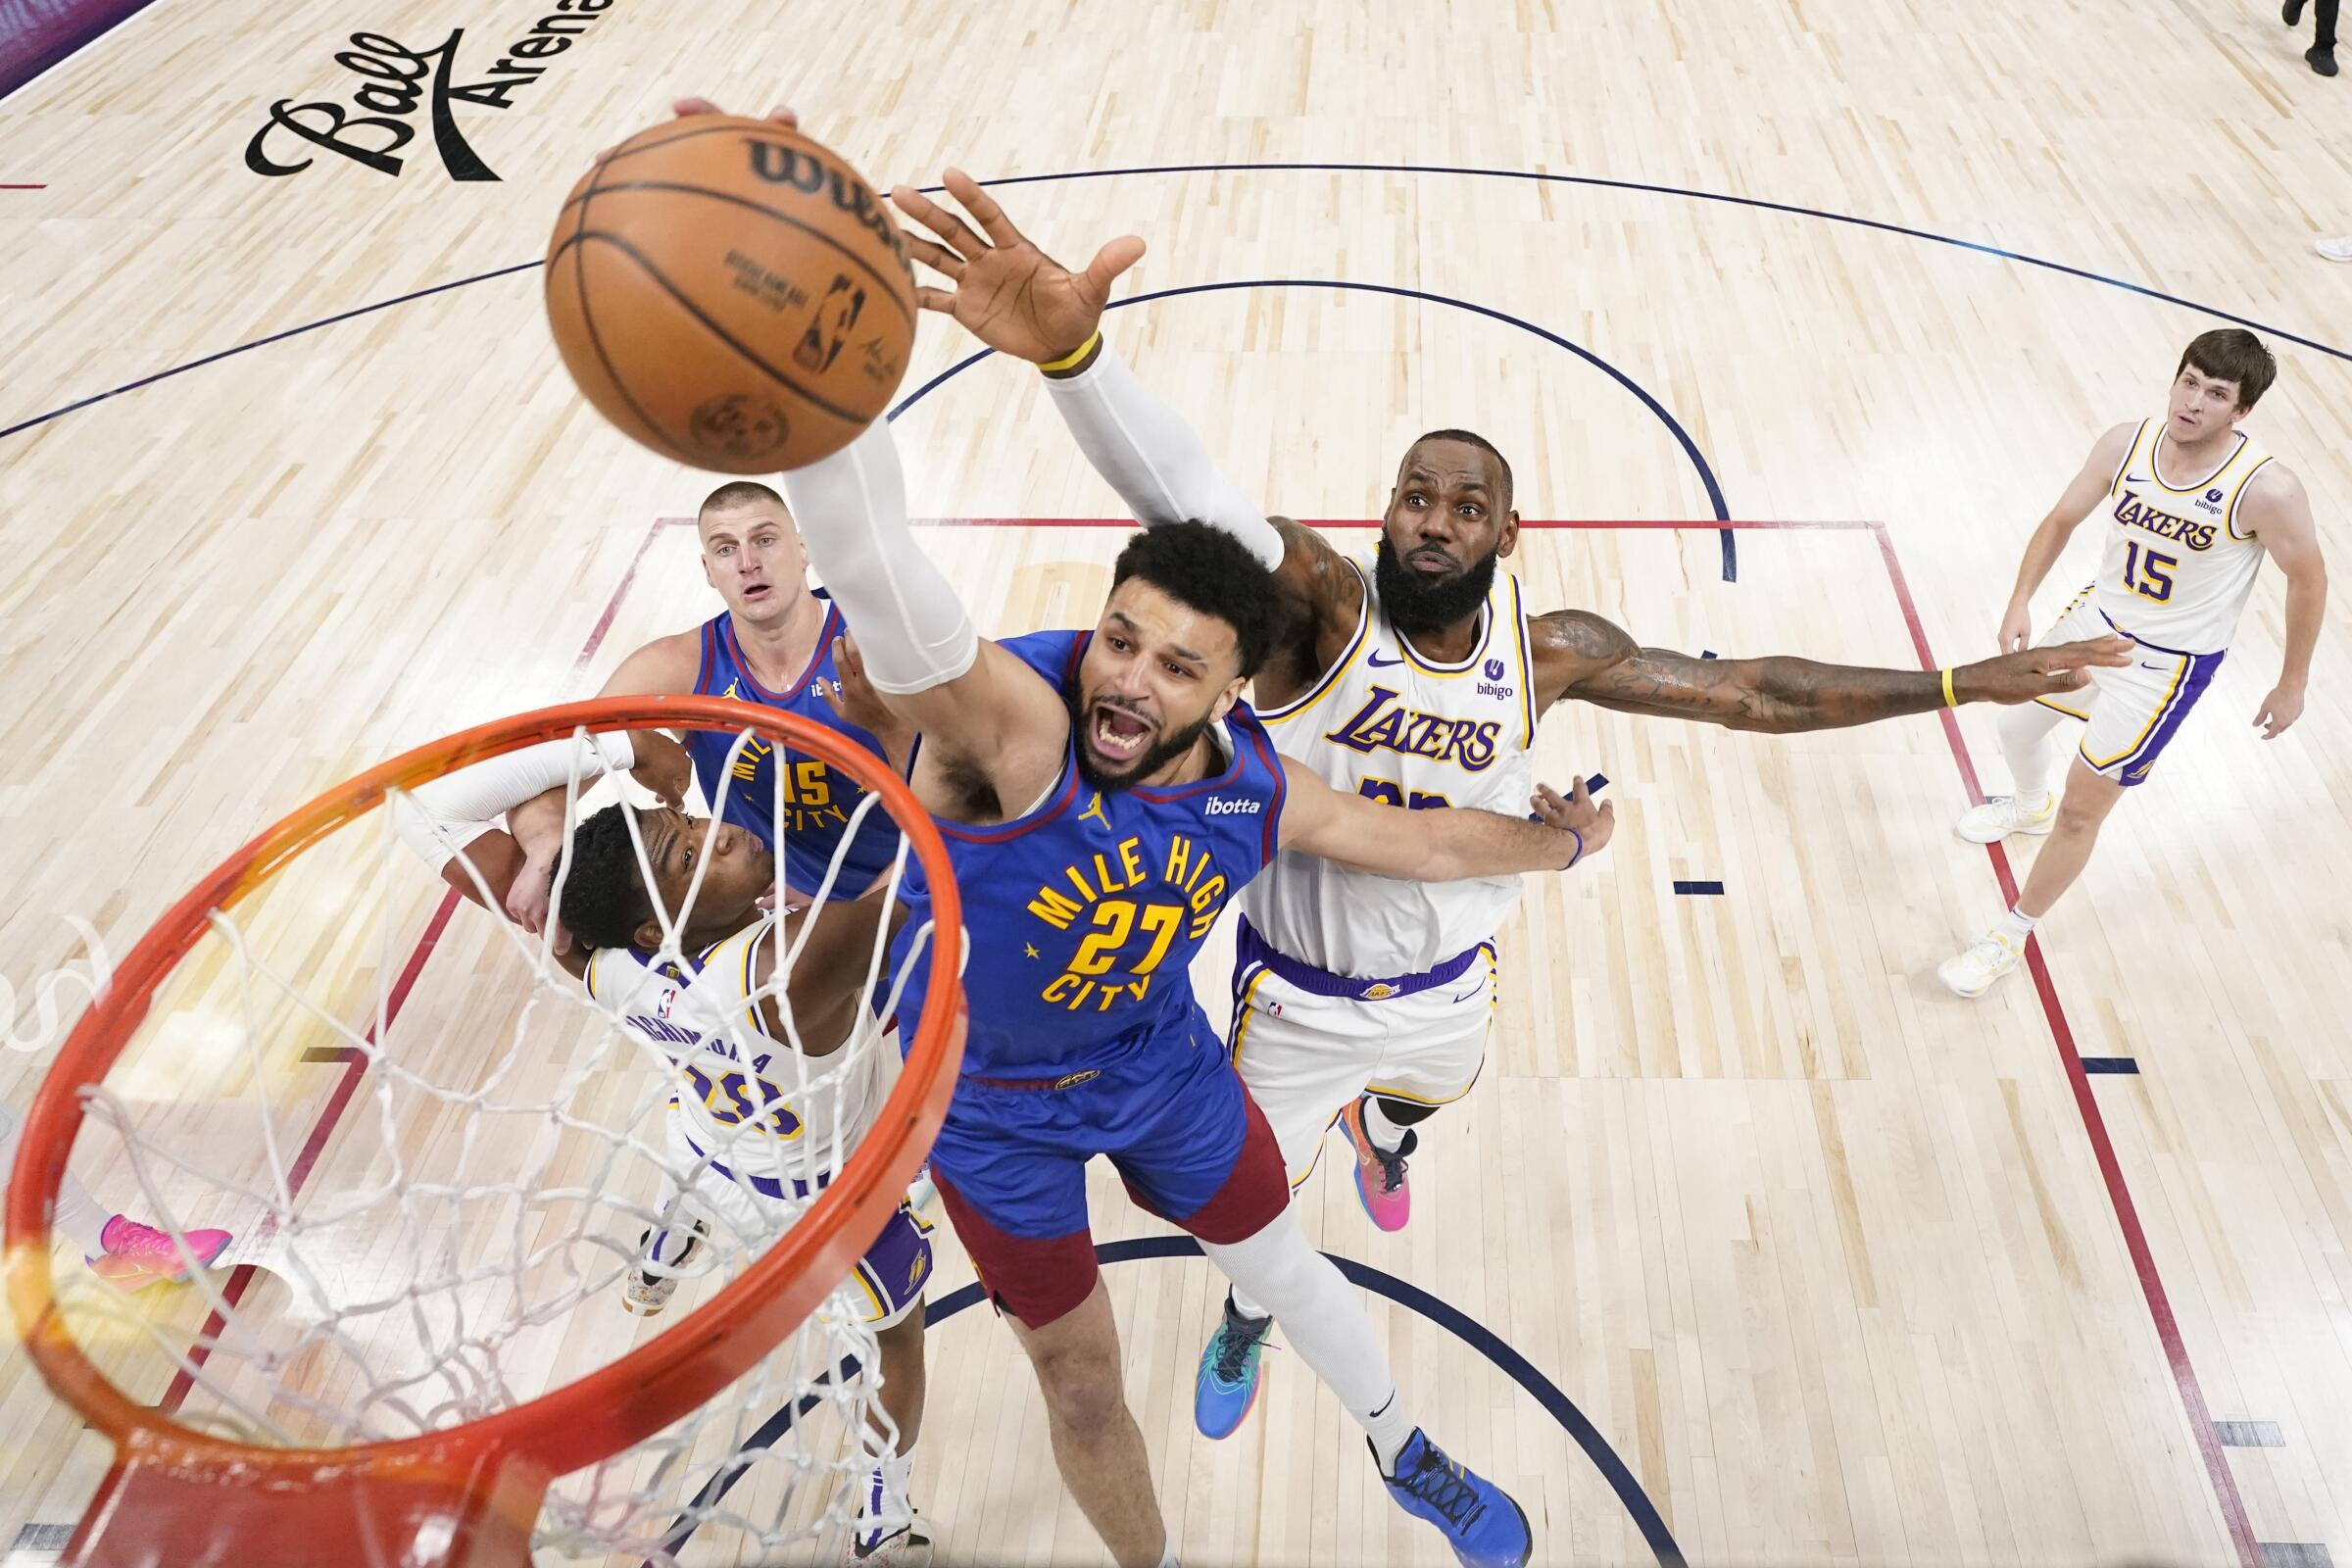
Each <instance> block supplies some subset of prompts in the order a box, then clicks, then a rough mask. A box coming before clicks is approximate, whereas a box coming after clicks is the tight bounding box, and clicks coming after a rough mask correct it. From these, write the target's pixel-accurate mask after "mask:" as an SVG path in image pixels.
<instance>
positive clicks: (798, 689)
mask: <svg viewBox="0 0 2352 1568" xmlns="http://www.w3.org/2000/svg"><path fill="white" fill-rule="evenodd" d="M817 597H818V598H820V599H823V598H824V597H825V596H824V594H823V592H822V590H819V591H818V594H817ZM841 630H842V622H841V612H840V611H839V610H837V609H835V608H834V607H833V605H832V603H831V602H830V601H829V600H828V601H827V602H826V605H825V623H824V626H823V627H822V628H821V629H820V630H819V631H818V632H817V636H816V657H814V658H813V659H811V660H809V667H808V668H807V669H805V670H803V671H801V678H800V679H799V680H797V681H795V682H794V683H793V685H792V687H791V689H790V690H787V691H782V692H771V691H769V690H768V689H767V688H766V687H764V686H762V685H760V682H759V681H758V680H756V679H755V678H753V675H752V671H751V667H750V666H749V665H748V664H747V663H746V662H745V661H744V657H743V650H742V648H741V647H740V646H738V645H737V643H736V641H735V624H734V621H733V618H732V617H731V616H729V615H727V614H725V613H720V614H716V615H713V616H711V618H710V619H709V620H707V621H705V622H703V663H702V669H701V671H700V672H699V673H698V674H697V675H696V676H695V680H694V689H695V692H696V694H697V695H698V696H708V697H731V698H734V699H735V700H736V701H738V702H745V703H760V704H763V705H765V706H766V707H769V708H779V709H782V710H783V711H785V712H787V713H794V714H798V715H799V716H800V717H802V718H806V719H810V720H813V721H814V722H816V723H819V724H822V725H824V726H825V727H826V728H827V729H832V730H838V731H840V732H841V733H842V734H843V735H845V736H847V737H849V739H851V740H853V741H855V742H857V743H858V745H859V746H862V747H864V748H865V749H866V750H867V751H869V752H871V753H873V754H874V755H875V756H876V757H880V756H881V755H882V743H881V742H880V741H878V740H876V739H874V737H873V735H872V734H871V733H869V732H868V731H866V730H863V729H860V728H858V726H857V725H855V724H845V723H843V722H842V720H841V717H840V715H839V714H837V713H835V712H834V711H833V708H832V705H831V704H829V703H827V702H826V701H825V699H824V697H823V696H822V695H821V690H820V688H821V686H822V685H823V683H826V682H829V681H831V680H832V679H833V678H834V673H835V672H834V668H833V639H834V638H836V637H838V636H840V635H841ZM735 739H736V737H735V736H734V735H733V734H732V733H728V732H724V731H720V730H709V729H694V730H688V731H687V732H686V755H687V756H689V757H691V758H693V759H694V777H695V782H696V783H698V784H700V785H702V787H703V797H704V799H706V800H708V801H710V802H711V807H712V809H714V810H716V811H718V813H719V815H721V816H723V817H725V818H726V820H728V821H730V822H733V823H735V824H736V825H738V826H740V827H747V828H749V829H751V830H752V831H753V832H754V833H757V834H759V835H760V842H762V843H764V844H766V845H767V846H768V847H770V848H771V849H773V848H777V847H778V840H777V829H778V827H779V826H781V828H782V830H783V838H782V844H781V848H782V850H783V852H784V880H785V883H786V885H788V886H790V887H794V888H798V889H800V890H802V891H803V892H807V893H813V892H815V891H816V888H817V886H818V884H820V883H821V882H823V881H824V879H825V868H826V867H827V866H828V865H830V864H831V863H832V861H833V856H834V852H835V851H836V850H839V849H840V848H841V836H842V833H843V831H844V830H845V829H846V828H847V827H848V826H849V822H850V818H851V816H852V815H853V814H855V813H856V811H857V809H858V802H860V801H862V800H864V799H865V797H866V794H867V792H866V791H865V790H863V789H861V788H859V787H858V781H857V780H855V779H853V778H851V777H849V776H848V775H847V774H845V773H839V772H836V771H834V770H833V769H832V768H830V767H827V766H826V765H825V764H824V763H823V762H822V761H820V760H817V759H815V758H813V757H804V756H802V755H801V754H800V753H798V752H790V751H788V752H786V753H785V754H784V769H783V772H782V774H781V779H782V793H781V800H782V805H783V812H784V820H783V821H782V823H781V824H779V823H778V822H777V821H776V820H775V815H776V809H777V802H778V799H779V796H778V790H777V781H778V778H779V775H778V773H777V770H776V756H775V748H774V747H772V746H770V745H769V744H768V743H767V742H766V741H764V740H761V739H760V737H758V736H756V735H755V736H753V737H752V738H751V739H750V740H748V741H745V742H744V744H743V751H742V752H741V754H740V755H738V756H737V757H736V758H735V762H734V767H733V770H732V772H730V771H729V769H728V765H727V754H728V753H729V752H730V751H732V750H733V749H734V745H735ZM722 785H723V786H724V794H723V797H722V794H721V786H722ZM722 799H723V803H724V804H723V805H722V804H721V802H722ZM898 853H899V830H898V826H897V824H895V823H894V822H893V821H892V820H891V817H890V813H889V812H888V811H886V810H884V809H882V808H881V807H879V806H876V807H875V808H874V809H871V810H869V811H867V812H866V813H865V819H864V820H863V821H862V822H861V823H860V824H859V825H858V837H857V839H856V841H855V842H853V843H852V844H851V845H850V847H849V849H848V851H847V852H846V853H844V854H843V856H842V863H841V875H840V876H839V877H838V878H836V879H835V881H834V884H833V892H834V896H835V897H836V898H856V897H857V896H858V894H860V893H862V892H864V891H865V890H866V888H868V887H869V886H871V885H872V884H873V881H874V879H875V878H876V877H878V876H880V875H881V874H882V873H883V872H885V871H887V870H889V869H890V862H891V860H892V858H894V857H896V856H897V854H898Z"/></svg>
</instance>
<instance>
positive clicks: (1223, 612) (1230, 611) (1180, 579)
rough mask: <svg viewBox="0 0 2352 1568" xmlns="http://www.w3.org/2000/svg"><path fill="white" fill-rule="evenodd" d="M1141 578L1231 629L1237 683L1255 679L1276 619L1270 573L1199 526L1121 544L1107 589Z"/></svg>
mask: <svg viewBox="0 0 2352 1568" xmlns="http://www.w3.org/2000/svg"><path fill="white" fill-rule="evenodd" d="M1130 577H1141V578H1142V579H1143V580H1144V581H1146V582H1148V583H1150V584H1151V585H1152V587H1154V588H1156V589H1158V590H1159V591H1160V592H1161V593H1163V594H1166V595H1167V596H1168V597H1169V598H1170V599H1173V600H1175V601H1176V602H1177V603H1178V604H1180V605H1183V606H1185V607H1186V608H1188V609H1190V610H1194V611H1197V612H1199V613H1201V614H1203V615H1214V616H1215V617H1216V618H1217V619H1219V620H1221V621H1223V622H1225V623H1226V624H1227V625H1228V626H1231V627H1232V628H1233V640H1234V644H1235V646H1236V647H1238V648H1239V649H1240V650H1241V656H1242V678H1243V679H1245V680H1247V679H1248V678H1249V677H1250V676H1251V675H1254V674H1256V673H1257V667H1258V666H1259V665H1260V664H1262V663H1264V662H1266V655H1267V654H1269V653H1271V652H1272V651H1273V648H1274V624H1275V617H1276V616H1277V615H1278V614H1279V613H1280V600H1279V599H1278V598H1277V596H1276V590H1275V586H1274V573H1273V572H1271V571H1269V570H1267V569H1266V566H1265V565H1264V564H1263V563H1261V562H1260V561H1259V560H1258V559H1257V557H1255V556H1254V555H1252V554H1250V547H1249V546H1248V545H1245V544H1243V543H1242V542H1241V541H1240V540H1239V539H1237V538H1235V537H1234V536H1233V535H1232V534H1230V533H1227V532H1226V531H1225V530H1224V529H1222V528H1219V527H1215V526H1213V525H1211V524H1209V523H1205V522H1199V521H1187V522H1168V523H1162V524H1160V525H1159V526H1158V527H1156V528H1146V529H1145V530H1144V531H1143V532H1141V533H1139V534H1136V535H1134V536H1133V537H1132V538H1130V539H1129V540H1128V541H1127V547H1126V548H1125V549H1124V550H1121V551H1120V552H1119V559H1118V563H1117V564H1115V565H1113V566H1112V567H1111V570H1110V585H1111V586H1112V587H1113V588H1116V587H1118V585H1119V584H1121V583H1123V582H1125V581H1126V580H1127V579H1128V578H1130Z"/></svg>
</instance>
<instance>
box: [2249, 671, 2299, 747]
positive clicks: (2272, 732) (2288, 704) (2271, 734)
mask: <svg viewBox="0 0 2352 1568" xmlns="http://www.w3.org/2000/svg"><path fill="white" fill-rule="evenodd" d="M2302 716H2303V688H2302V687H2300V686H2289V685H2287V684H2285V683H2284V682H2280V683H2279V684H2278V685H2277V686H2274V687H2272V688H2271V695H2270V696H2268V697H2265V698H2264V699H2263V700H2262V711H2260V712H2258V713H2256V714H2255V715H2254V722H2255V724H2256V725H2257V726H2259V727H2260V728H2261V730H2262V738H2263V739H2264V740H2266V741H2275V740H2277V739H2278V737H2279V736H2281V735H2283V734H2285V733H2286V727H2287V726H2288V725H2289V724H2292V723H2293V722H2294V721H2295V720H2296V719H2298V718H2301V717H2302Z"/></svg>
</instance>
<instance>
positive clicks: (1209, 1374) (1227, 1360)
mask: <svg viewBox="0 0 2352 1568" xmlns="http://www.w3.org/2000/svg"><path fill="white" fill-rule="evenodd" d="M1273 1327H1274V1320H1273V1319H1272V1318H1270V1317H1250V1316H1247V1315H1245V1314H1244V1313H1241V1312H1238V1311H1236V1310H1235V1309H1234V1305H1233V1297H1232V1295H1231V1294H1230V1293H1229V1294H1228V1295H1227V1296H1226V1298H1225V1321H1224V1322H1222V1323H1220V1324H1218V1325H1217V1331H1216V1332H1215V1333H1214V1334H1211V1335H1210V1336H1209V1337H1208V1344H1207V1345H1206V1346H1205V1347H1204V1348H1202V1349H1201V1373H1200V1376H1199V1377H1197V1378H1196V1379H1195V1380H1194V1382H1193V1425H1194V1426H1196V1427H1199V1428H1200V1429H1201V1436H1202V1437H1204V1438H1230V1437H1232V1436H1233V1434H1234V1433H1235V1432H1236V1431H1237V1430H1239V1429H1240V1427H1241V1424H1242V1423H1243V1422H1244V1421H1247V1420H1249V1419H1250V1408H1251V1407H1252V1406H1254V1405H1255V1404H1256V1403H1257V1388H1258V1370H1259V1368H1258V1363H1259V1362H1260V1361H1261V1360H1262V1359H1263V1358H1264V1356H1265V1353H1266V1334H1267V1331H1269V1330H1270V1329H1272V1328H1273Z"/></svg>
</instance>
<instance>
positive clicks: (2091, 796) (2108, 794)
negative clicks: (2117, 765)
mask: <svg viewBox="0 0 2352 1568" xmlns="http://www.w3.org/2000/svg"><path fill="white" fill-rule="evenodd" d="M2101 782H2102V783H2103V782H2105V781H2104V780H2102V781H2101ZM2119 793H2120V792H2119V791H2115V790H2112V789H2082V788H2077V789H2070V790H2068V791H2067V792H2066V794H2065V795H2064V796H2063V797H2061V798H2060V800H2059V802H2058V822H2057V826H2056V829H2055V831H2057V832H2059V833H2065V834H2087V833H2096V832H2098V830H2099V824H2100V823H2101V822H2104V821H2105V820H2107V813H2108V812H2109V811H2111V810H2113V809H2115V802H2116V797H2117V795H2118V794H2119Z"/></svg>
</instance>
